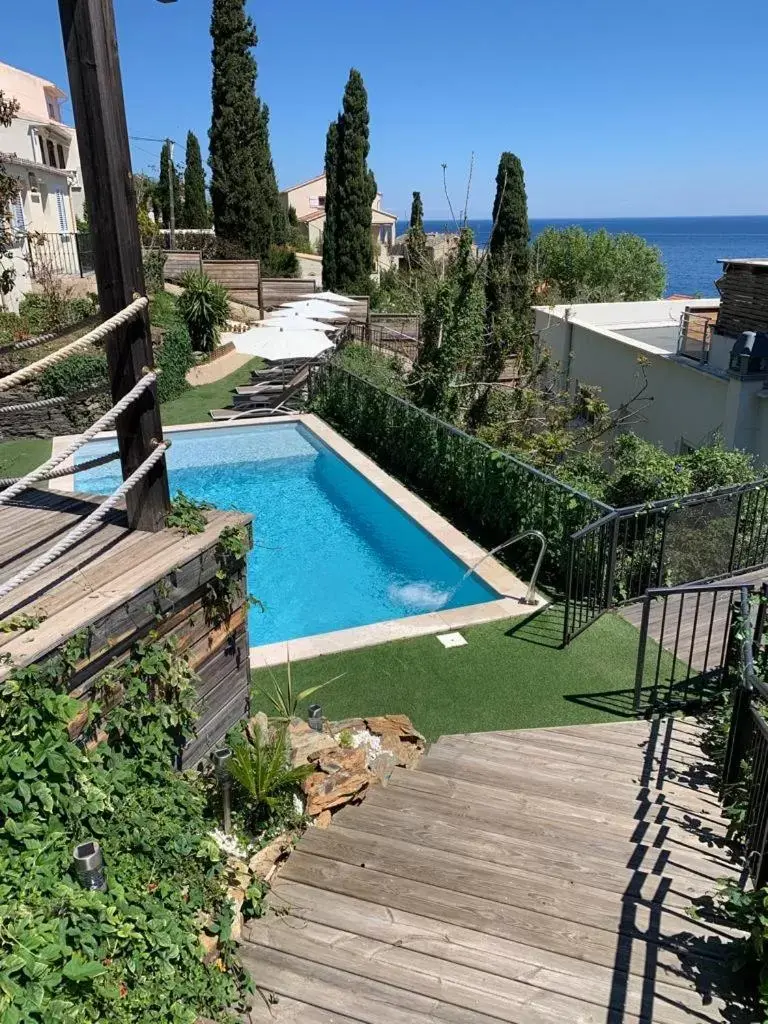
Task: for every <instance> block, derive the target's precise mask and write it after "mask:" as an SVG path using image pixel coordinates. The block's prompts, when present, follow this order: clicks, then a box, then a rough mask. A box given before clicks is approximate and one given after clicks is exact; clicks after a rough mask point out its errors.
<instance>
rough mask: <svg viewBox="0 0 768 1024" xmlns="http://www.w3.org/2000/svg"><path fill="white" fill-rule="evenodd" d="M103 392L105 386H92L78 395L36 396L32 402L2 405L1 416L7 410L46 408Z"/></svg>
mask: <svg viewBox="0 0 768 1024" xmlns="http://www.w3.org/2000/svg"><path fill="white" fill-rule="evenodd" d="M103 394H106V392H105V390H104V388H91V390H90V391H81V392H80V393H79V394H76V395H57V396H56V397H55V398H36V399H34V401H31V402H20V403H19V404H18V405H0V416H2V415H3V413H6V412H26V411H27V410H28V409H46V408H48V406H52V405H67V404H68V403H73V402H82V400H83V399H84V398H93V396H94V395H103Z"/></svg>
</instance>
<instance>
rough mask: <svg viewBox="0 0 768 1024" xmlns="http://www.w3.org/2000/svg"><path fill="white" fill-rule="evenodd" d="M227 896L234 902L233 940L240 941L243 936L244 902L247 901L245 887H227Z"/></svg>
mask: <svg viewBox="0 0 768 1024" xmlns="http://www.w3.org/2000/svg"><path fill="white" fill-rule="evenodd" d="M227 897H228V899H229V901H230V903H232V911H233V913H234V917H233V920H232V932H231V935H232V940H233V941H234V942H239V941H240V939H241V938H242V936H243V903H245V891H244V890H243V889H227Z"/></svg>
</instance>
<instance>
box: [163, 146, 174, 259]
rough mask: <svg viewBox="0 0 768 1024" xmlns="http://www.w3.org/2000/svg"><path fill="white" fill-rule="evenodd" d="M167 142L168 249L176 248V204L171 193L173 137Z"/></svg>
mask: <svg viewBox="0 0 768 1024" xmlns="http://www.w3.org/2000/svg"><path fill="white" fill-rule="evenodd" d="M165 141H166V143H167V144H168V198H169V200H170V207H171V223H170V229H171V230H170V245H169V248H170V249H175V248H176V206H175V202H176V200H175V197H174V194H173V170H174V168H173V139H166V140H165Z"/></svg>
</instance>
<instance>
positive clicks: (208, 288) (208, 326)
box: [177, 272, 229, 354]
mask: <svg viewBox="0 0 768 1024" xmlns="http://www.w3.org/2000/svg"><path fill="white" fill-rule="evenodd" d="M181 284H182V286H183V288H184V291H183V292H182V293H181V295H180V296H179V298H178V300H177V308H178V311H179V313H180V315H181V317H182V319H183V321H184V323H185V324H186V326H187V330H188V331H189V336H190V338H191V340H192V347H193V348H194V349H195V351H196V352H204V353H206V354H210V353H211V352H213V350H214V349H215V348H216V346H217V345H218V344H219V335H220V333H221V328H222V327H223V326H224V324H225V323H226V322H227V320H228V319H229V295H228V293H227V290H226V288H224V287H223V286H222V285H220V284H219V283H218V282H217V281H212V280H211V279H210V278H209V277H207V276H206V275H205V274H199V273H197V272H190V273H187V274H185V275H184V276H183V277H182V279H181Z"/></svg>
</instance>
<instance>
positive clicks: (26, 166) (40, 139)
mask: <svg viewBox="0 0 768 1024" xmlns="http://www.w3.org/2000/svg"><path fill="white" fill-rule="evenodd" d="M0 91H2V92H3V93H4V94H5V96H6V98H8V99H15V100H17V101H18V103H19V110H18V112H17V114H16V116H15V117H14V119H13V122H12V124H11V125H10V127H8V128H3V127H0V161H1V162H2V163H3V164H4V165H5V168H6V171H8V172H9V173H10V174H12V175H13V176H14V177H15V178H17V179H18V182H19V191H20V194H19V198H18V199H17V200H16V202H15V203H14V204H13V205H12V208H11V225H12V228H13V229H14V231H15V233H16V235H17V239H18V245H17V247H16V249H15V253H14V265H15V267H16V270H17V286H16V289H15V291H14V293H12V294H11V296H10V301H11V308H14V307H15V304H16V303H17V302H18V299H19V297H20V294H21V293H23V292H24V291H27V290H28V289H29V286H30V278H31V276H32V275H33V274H34V261H35V257H36V256H37V257H38V258H39V257H40V256H43V255H44V254H45V258H47V259H48V260H49V261H51V262H53V263H54V264H55V268H56V270H57V271H58V272H59V273H61V274H72V275H77V274H79V273H80V265H79V261H78V256H77V247H76V244H75V240H74V237H73V233H74V232H75V231H76V230H77V218H78V217H81V216H82V215H83V210H84V207H85V196H84V193H83V185H82V176H81V172H80V154H79V151H78V148H77V136H76V134H75V129H74V128H71V127H69V126H68V125H66V124H64V121H63V110H62V107H63V104H64V102H65V101H66V98H67V97H66V94H65V93H64V92H62V90H61V89H59V88H58V86H56V85H54V84H53V82H49V81H47V79H44V78H40V77H39V76H38V75H33V74H30V73H29V72H27V71H21V70H20V69H19V68H14V67H11V65H9V64H2V63H0ZM30 233H33V234H35V235H36V236H39V237H38V241H37V243H36V245H35V247H33V249H32V267H30V266H29V259H26V258H25V254H27V255H28V254H29V249H28V247H27V244H26V242H25V238H26V236H27V235H29V234H30ZM8 298H9V297H6V300H8Z"/></svg>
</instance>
